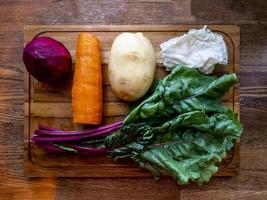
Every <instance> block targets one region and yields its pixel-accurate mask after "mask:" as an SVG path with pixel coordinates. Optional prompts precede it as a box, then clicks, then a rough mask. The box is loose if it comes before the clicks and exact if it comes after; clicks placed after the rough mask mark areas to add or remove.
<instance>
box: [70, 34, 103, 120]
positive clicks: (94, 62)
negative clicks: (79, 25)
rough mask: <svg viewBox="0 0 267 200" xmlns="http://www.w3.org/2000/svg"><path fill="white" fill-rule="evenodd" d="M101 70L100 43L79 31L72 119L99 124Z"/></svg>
mask: <svg viewBox="0 0 267 200" xmlns="http://www.w3.org/2000/svg"><path fill="white" fill-rule="evenodd" d="M102 98H103V97H102V72H101V58H100V45H99V41H98V39H97V37H96V36H94V35H91V34H89V33H80V34H79V37H78V43H77V50H76V63H75V72H74V78H73V86H72V111H73V121H74V122H75V123H83V124H100V123H101V118H102V109H103V99H102Z"/></svg>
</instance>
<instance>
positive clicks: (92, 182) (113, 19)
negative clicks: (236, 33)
mask: <svg viewBox="0 0 267 200" xmlns="http://www.w3.org/2000/svg"><path fill="white" fill-rule="evenodd" d="M37 24H43V25H45V24H48V25H51V24H77V25H78V24H79V25H81V24H235V25H239V26H240V28H241V55H240V56H241V121H242V122H243V123H244V125H245V133H244V135H243V138H242V140H241V163H240V174H239V176H237V177H233V178H213V179H212V181H210V183H208V184H205V185H204V186H201V187H199V186H196V185H194V184H191V185H190V186H183V187H181V186H177V185H176V184H175V183H174V182H173V181H172V180H170V179H163V180H161V181H159V182H154V180H153V179H150V178H143V179H132V178H131V179H129V178H118V179H110V178H101V179H88V178H73V179H65V178H64V179H63V178H57V179H53V178H36V179H28V178H26V177H24V175H23V165H22V162H23V117H24V116H23V112H24V111H23V109H24V108H23V103H24V93H23V91H24V90H23V73H24V72H23V67H24V66H23V64H22V59H21V55H22V48H23V27H24V26H25V25H37ZM0 199H1V200H2V199H20V200H22V199H64V200H65V199H79V200H82V199H140V200H141V199H198V200H200V199H210V200H213V199H243V200H245V199H255V200H259V199H267V1H263V0H246V1H245V0H243V1H242V0H220V1H219V0H205V1H200V0H178V1H172V0H132V1H131V0H128V1H122V0H114V1H111V0H94V1H87V0H77V1H73V0H66V1H60V0H57V1H56V0H50V1H45V0H32V1H30V0H27V1H26V0H25V1H23V0H17V1H15V0H8V1H7V0H0Z"/></svg>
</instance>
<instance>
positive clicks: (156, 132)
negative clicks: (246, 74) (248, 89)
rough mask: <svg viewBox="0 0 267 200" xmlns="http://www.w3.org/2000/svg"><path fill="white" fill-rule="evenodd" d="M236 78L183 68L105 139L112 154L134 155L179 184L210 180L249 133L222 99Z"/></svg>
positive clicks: (116, 157) (117, 156)
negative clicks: (230, 152) (237, 141)
mask: <svg viewBox="0 0 267 200" xmlns="http://www.w3.org/2000/svg"><path fill="white" fill-rule="evenodd" d="M236 82H237V78H236V75H235V74H230V75H224V76H222V77H219V78H218V77H214V76H207V75H203V74H201V73H199V72H198V71H197V70H196V69H190V68H186V67H184V66H177V67H176V68H175V69H174V70H173V71H172V72H171V74H169V75H168V76H166V77H165V78H164V79H162V80H161V81H159V83H158V85H157V87H156V89H155V92H154V93H153V95H152V96H150V97H149V98H148V99H146V100H145V101H143V102H142V103H141V104H140V105H139V106H137V107H136V108H135V109H134V110H133V111H132V112H131V113H130V114H129V115H128V116H127V118H126V119H125V120H124V125H123V127H122V128H121V129H120V130H119V131H117V132H115V133H114V134H112V135H110V136H108V137H107V138H106V139H105V145H106V147H108V148H112V149H113V150H111V151H110V156H111V157H113V158H114V159H118V158H125V157H129V158H131V159H133V160H134V161H136V162H137V163H139V165H140V166H141V167H143V168H145V169H147V170H149V171H151V172H152V173H153V174H154V176H155V177H156V178H158V177H159V176H160V175H171V176H172V177H173V178H174V179H175V180H176V181H177V183H179V184H187V183H189V181H190V180H191V181H195V182H197V183H199V184H201V183H203V182H206V181H208V180H209V179H210V178H211V176H212V175H213V174H214V173H216V172H217V170H218V167H217V166H216V164H217V163H218V162H219V161H221V160H222V158H224V157H225V156H226V153H227V151H229V150H230V149H231V148H232V147H233V145H234V143H233V142H234V141H235V140H237V139H238V138H240V136H241V134H242V132H243V127H242V125H241V124H240V123H239V122H238V121H237V118H236V114H235V113H233V112H232V111H231V110H229V109H227V108H225V107H223V106H222V105H221V101H220V97H221V96H222V95H223V94H224V93H225V92H226V91H228V90H229V88H230V87H231V86H232V85H234V84H235V83H236Z"/></svg>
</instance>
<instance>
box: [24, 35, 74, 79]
mask: <svg viewBox="0 0 267 200" xmlns="http://www.w3.org/2000/svg"><path fill="white" fill-rule="evenodd" d="M23 62H24V64H25V66H26V68H27V70H28V72H29V73H30V74H31V75H32V76H33V77H34V78H36V79H37V80H38V81H41V82H47V83H59V82H60V81H63V80H64V79H65V78H67V77H68V76H69V75H70V72H71V70H72V60H71V55H70V52H69V51H68V49H67V48H66V47H65V46H64V45H63V44H62V43H60V42H58V41H57V40H55V39H53V38H50V37H36V38H34V39H32V41H30V42H29V43H28V44H27V45H26V46H25V48H24V50H23Z"/></svg>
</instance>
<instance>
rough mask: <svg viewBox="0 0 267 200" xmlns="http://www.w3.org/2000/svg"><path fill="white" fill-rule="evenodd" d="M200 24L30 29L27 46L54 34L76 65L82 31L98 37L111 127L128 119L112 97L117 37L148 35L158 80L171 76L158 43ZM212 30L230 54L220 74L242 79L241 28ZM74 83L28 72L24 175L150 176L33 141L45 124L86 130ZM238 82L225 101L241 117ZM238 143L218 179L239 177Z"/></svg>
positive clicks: (124, 164) (127, 166) (106, 119)
mask: <svg viewBox="0 0 267 200" xmlns="http://www.w3.org/2000/svg"><path fill="white" fill-rule="evenodd" d="M200 27H201V25H180V26H178V25H174V26H173V25H122V26H119V25H91V26H29V27H26V28H25V30H24V44H26V43H27V42H29V41H30V40H31V39H32V38H33V37H35V36H50V37H53V38H55V39H57V40H59V41H61V42H62V43H63V44H64V45H65V46H66V47H67V48H68V49H69V50H70V52H71V55H72V58H73V63H75V48H76V40H77V35H78V33H79V32H91V33H93V34H95V35H97V36H98V38H99V40H100V43H101V53H102V68H103V70H102V71H103V77H104V78H103V88H104V90H103V92H104V119H103V122H104V123H112V122H115V121H118V120H121V119H123V118H124V116H125V115H126V114H127V113H128V112H129V106H128V105H127V104H126V103H123V102H121V101H119V100H118V99H117V98H116V96H115V95H114V94H113V93H112V90H111V88H110V84H109V80H108V77H107V62H108V57H109V53H110V52H109V49H110V47H111V44H112V42H113V39H114V38H115V37H116V36H117V35H118V34H119V33H121V32H126V31H127V32H143V33H144V35H145V36H147V37H148V38H149V39H150V40H151V42H152V44H153V46H154V48H155V50H156V55H157V71H156V78H161V77H163V76H165V75H166V74H167V72H166V71H165V70H164V68H163V66H162V61H161V58H160V49H159V44H160V43H161V42H163V41H166V40H167V39H169V38H172V37H174V36H177V35H181V34H184V33H186V32H187V31H188V29H191V28H200ZM209 28H211V29H212V30H213V31H215V32H218V33H220V34H222V35H223V36H224V39H225V41H226V44H227V48H228V53H229V62H228V65H227V66H226V67H223V66H218V67H217V68H216V71H215V74H222V73H230V72H235V73H237V75H238V76H239V69H240V62H239V61H240V60H239V56H240V53H239V38H240V36H239V35H240V30H239V27H237V26H227V25H211V26H209ZM71 85H72V81H71V80H67V81H66V84H64V85H63V86H59V87H52V86H50V85H48V84H44V83H40V82H38V81H36V80H35V79H33V78H32V77H31V76H29V74H28V73H27V72H26V73H25V98H24V100H25V104H24V105H25V123H24V172H25V174H26V175H27V176H30V177H54V176H55V177H145V176H151V174H150V173H148V172H146V171H144V170H143V169H141V168H139V167H138V166H137V165H136V164H135V163H133V162H132V161H130V160H123V161H120V162H117V163H116V162H113V161H112V160H111V159H109V158H106V157H87V156H82V155H79V156H77V155H53V154H48V153H46V152H45V151H43V150H42V149H40V148H38V147H37V146H36V145H35V144H33V143H31V142H30V138H31V136H32V133H33V131H34V129H35V128H36V126H37V124H44V125H47V126H51V127H56V128H60V129H65V130H70V129H83V128H86V127H87V126H84V125H78V124H73V122H72V118H71V113H72V111H71V98H70V89H71ZM239 98H240V97H239V84H237V85H235V86H234V87H233V88H232V89H231V90H230V91H229V92H228V93H227V94H225V95H224V96H223V98H222V101H223V104H224V105H225V106H227V107H229V108H230V109H233V110H234V111H235V112H237V113H238V114H239V113H240V109H239V107H240V105H239ZM239 148H240V145H239V142H237V143H236V145H235V147H234V149H233V150H231V151H230V152H229V153H228V156H227V158H226V159H224V161H223V162H222V163H221V164H220V170H219V172H218V173H217V174H216V176H234V175H236V174H237V173H238V168H239Z"/></svg>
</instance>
